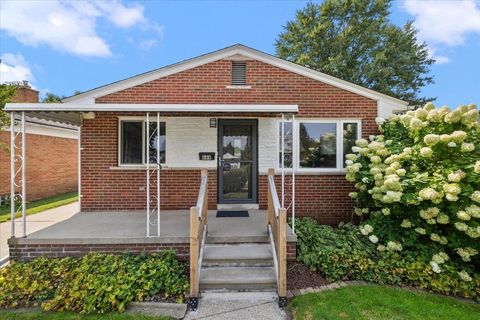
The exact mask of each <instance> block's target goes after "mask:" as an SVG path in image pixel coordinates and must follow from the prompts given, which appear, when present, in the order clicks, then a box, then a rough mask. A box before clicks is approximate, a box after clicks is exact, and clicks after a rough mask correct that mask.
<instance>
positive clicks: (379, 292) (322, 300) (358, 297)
mask: <svg viewBox="0 0 480 320" xmlns="http://www.w3.org/2000/svg"><path fill="white" fill-rule="evenodd" d="M288 308H289V311H290V312H291V313H292V315H293V316H294V319H307V320H308V319H318V320H320V319H328V320H335V319H341V320H344V319H355V320H363V319H365V320H366V319H368V320H377V319H378V320H380V319H382V320H383V319H389V320H403V319H405V320H406V319H408V320H439V319H455V320H472V319H479V315H480V305H479V304H477V303H469V302H466V301H460V300H458V299H454V298H450V297H442V296H437V295H433V294H429V293H424V292H416V291H410V290H404V289H400V288H391V287H383V286H377V285H368V286H351V287H343V288H340V289H337V290H329V291H324V292H319V293H308V294H305V295H302V296H299V297H296V298H294V299H293V301H292V302H291V303H290V305H289V307H288Z"/></svg>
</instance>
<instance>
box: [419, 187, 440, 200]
mask: <svg viewBox="0 0 480 320" xmlns="http://www.w3.org/2000/svg"><path fill="white" fill-rule="evenodd" d="M418 196H419V197H420V198H422V199H423V200H435V199H438V198H441V194H440V193H439V192H437V191H436V190H435V189H433V188H425V189H422V190H420V192H419V193H418Z"/></svg>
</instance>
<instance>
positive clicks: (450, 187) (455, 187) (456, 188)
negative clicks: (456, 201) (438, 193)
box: [443, 183, 462, 194]
mask: <svg viewBox="0 0 480 320" xmlns="http://www.w3.org/2000/svg"><path fill="white" fill-rule="evenodd" d="M443 191H445V192H446V193H451V194H459V193H460V192H462V188H461V187H460V185H459V184H458V183H446V184H444V185H443Z"/></svg>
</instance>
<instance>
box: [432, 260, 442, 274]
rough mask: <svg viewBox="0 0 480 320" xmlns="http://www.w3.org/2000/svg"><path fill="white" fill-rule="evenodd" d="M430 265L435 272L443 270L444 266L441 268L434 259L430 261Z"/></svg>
mask: <svg viewBox="0 0 480 320" xmlns="http://www.w3.org/2000/svg"><path fill="white" fill-rule="evenodd" d="M430 266H431V267H432V271H433V272H435V273H441V272H442V268H440V266H439V265H438V263H436V262H434V261H430Z"/></svg>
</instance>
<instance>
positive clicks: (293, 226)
mask: <svg viewBox="0 0 480 320" xmlns="http://www.w3.org/2000/svg"><path fill="white" fill-rule="evenodd" d="M294 128H295V115H294V114H293V115H292V138H293V134H294V132H295V129H294ZM295 150H296V148H292V233H293V234H295V159H296V157H295Z"/></svg>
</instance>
